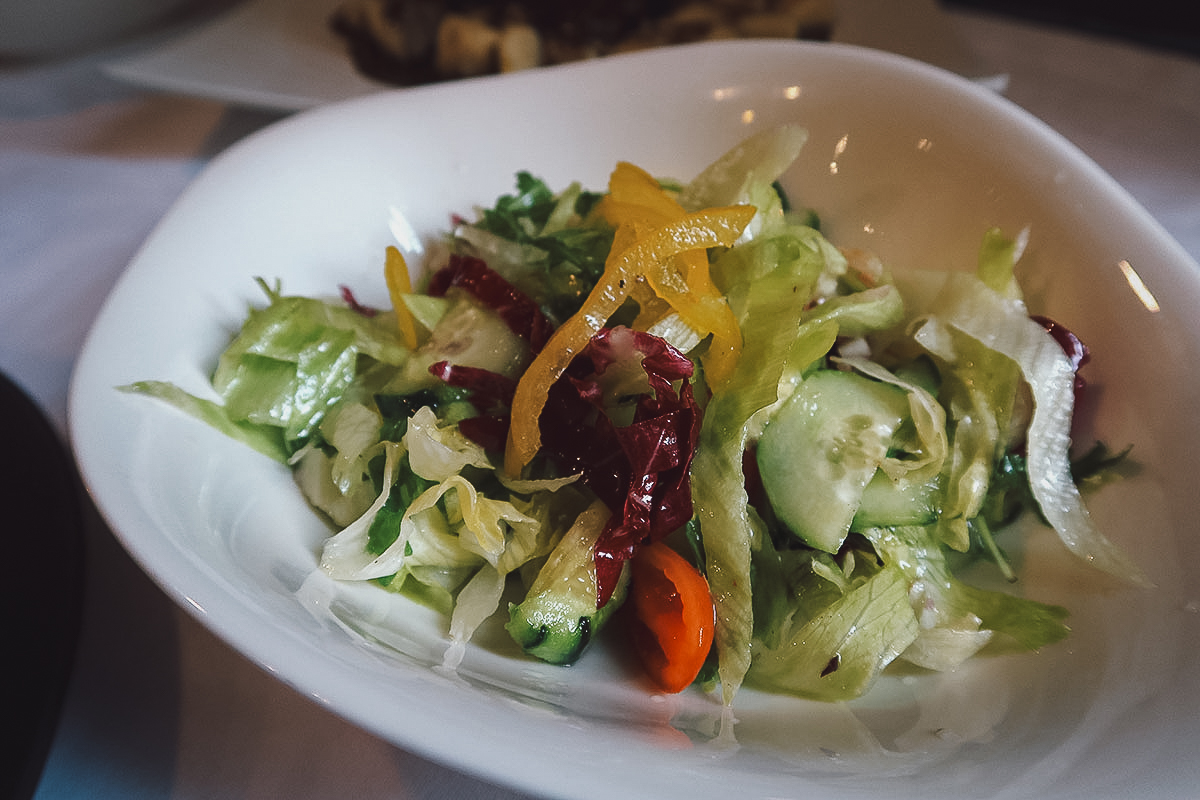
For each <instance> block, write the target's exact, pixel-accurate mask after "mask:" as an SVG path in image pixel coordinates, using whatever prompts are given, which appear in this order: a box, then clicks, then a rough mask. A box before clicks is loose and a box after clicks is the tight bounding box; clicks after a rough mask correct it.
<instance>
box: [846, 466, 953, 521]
mask: <svg viewBox="0 0 1200 800" xmlns="http://www.w3.org/2000/svg"><path fill="white" fill-rule="evenodd" d="M940 498H941V485H940V483H939V482H938V479H937V478H934V479H932V480H929V481H926V482H925V483H908V484H896V483H894V482H893V481H892V479H891V478H889V477H888V476H887V475H885V474H884V473H883V471H882V470H878V471H876V473H875V475H874V477H872V478H871V480H870V482H868V483H867V486H866V488H865V489H864V490H863V495H862V503H861V504H860V505H859V507H858V511H857V512H856V513H855V515H854V521H853V522H852V523H851V524H850V529H851V530H855V531H860V530H862V529H864V528H890V527H893V526H895V525H928V524H930V523H932V522H934V521H935V520H936V519H937V516H938V512H939V511H940V510H941V509H940V507H939V504H938V501H939V499H940Z"/></svg>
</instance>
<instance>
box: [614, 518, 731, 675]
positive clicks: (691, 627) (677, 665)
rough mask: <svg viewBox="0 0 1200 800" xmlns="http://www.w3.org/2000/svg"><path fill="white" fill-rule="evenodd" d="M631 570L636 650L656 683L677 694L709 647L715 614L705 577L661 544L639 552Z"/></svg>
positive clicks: (630, 589) (699, 665)
mask: <svg viewBox="0 0 1200 800" xmlns="http://www.w3.org/2000/svg"><path fill="white" fill-rule="evenodd" d="M630 568H631V570H632V574H631V576H630V587H629V591H630V597H629V599H630V600H631V601H632V602H631V605H632V611H633V616H634V620H633V622H632V625H631V626H630V627H631V636H632V639H633V643H634V648H635V650H636V651H637V654H638V657H639V659H640V660H641V662H642V666H643V668H644V669H645V670H646V674H647V675H648V676H649V678H650V680H651V681H652V682H653V683H654V685H655V686H657V687H658V688H659V689H661V690H662V691H664V692H669V693H672V694H673V693H676V692H681V691H683V690H684V689H686V688H687V687H688V686H689V685H691V683H692V681H694V680H695V679H696V676H697V675H698V674H699V673H700V668H701V667H702V666H704V660H705V659H706V658H707V657H708V651H709V648H711V647H712V640H713V631H714V628H715V627H716V612H715V610H714V607H713V601H712V595H711V594H710V593H709V590H708V581H707V580H705V578H704V576H703V575H701V574H700V573H699V572H698V571H697V570H696V568H695V567H693V566H692V565H691V564H690V563H688V561H687V559H685V558H683V557H682V556H680V555H679V554H678V553H676V552H675V551H674V550H672V549H671V548H670V547H668V546H667V545H665V544H663V543H661V542H655V543H654V544H650V545H647V546H645V547H643V548H642V549H641V550H639V551H638V552H637V554H636V555H635V556H634V557H633V560H632V561H631V562H630Z"/></svg>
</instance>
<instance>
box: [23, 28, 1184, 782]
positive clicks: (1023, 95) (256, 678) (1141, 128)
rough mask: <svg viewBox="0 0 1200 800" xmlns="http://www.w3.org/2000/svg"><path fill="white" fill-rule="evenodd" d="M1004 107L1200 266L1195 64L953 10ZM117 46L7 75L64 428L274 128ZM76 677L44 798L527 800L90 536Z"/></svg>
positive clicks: (32, 260) (37, 330)
mask: <svg viewBox="0 0 1200 800" xmlns="http://www.w3.org/2000/svg"><path fill="white" fill-rule="evenodd" d="M951 18H952V21H953V23H954V25H955V26H956V27H957V28H958V30H959V32H960V33H961V35H962V36H963V37H964V38H965V40H966V41H967V42H968V43H969V44H970V46H971V47H972V48H974V50H975V51H976V52H977V53H978V55H979V56H980V57H981V58H982V59H983V60H984V61H985V62H986V63H987V64H989V65H990V66H991V67H993V68H994V69H995V70H996V71H998V72H1004V73H1007V74H1008V75H1009V76H1010V80H1009V84H1008V89H1007V96H1008V97H1009V98H1010V99H1011V100H1013V101H1014V102H1016V103H1017V104H1019V105H1021V106H1023V107H1024V108H1026V109H1027V110H1029V111H1030V112H1032V113H1033V114H1035V115H1036V116H1038V117H1040V118H1041V119H1043V120H1044V121H1046V122H1047V123H1049V124H1050V125H1051V126H1052V127H1054V128H1055V129H1057V130H1058V131H1060V132H1061V133H1063V134H1064V135H1065V136H1066V137H1067V138H1069V139H1070V140H1072V141H1073V142H1074V143H1076V144H1077V145H1078V146H1079V147H1081V148H1082V149H1083V150H1084V151H1085V152H1086V153H1087V154H1088V155H1090V156H1091V157H1092V158H1093V159H1095V160H1096V161H1097V162H1098V163H1099V164H1100V165H1101V166H1102V167H1103V168H1105V169H1106V170H1107V171H1108V172H1109V173H1111V174H1112V175H1113V176H1114V177H1115V178H1116V179H1117V180H1118V181H1119V182H1120V183H1122V184H1123V185H1124V186H1125V187H1126V188H1127V189H1128V190H1129V191H1130V192H1131V193H1132V194H1133V195H1134V196H1135V197H1136V198H1137V199H1138V200H1139V201H1140V202H1141V203H1142V204H1143V205H1144V206H1145V207H1146V208H1147V209H1148V210H1149V211H1150V213H1151V214H1152V215H1153V216H1154V217H1155V218H1157V219H1158V221H1159V222H1161V223H1162V225H1163V226H1164V227H1165V228H1166V229H1167V230H1168V231H1169V232H1170V233H1171V234H1172V235H1173V236H1175V237H1176V238H1177V239H1178V240H1179V241H1180V242H1181V243H1182V244H1183V246H1184V247H1185V248H1186V249H1187V250H1188V251H1189V252H1190V253H1191V254H1192V256H1193V257H1195V258H1197V259H1200V61H1198V60H1197V59H1195V58H1191V57H1186V56H1180V55H1172V54H1167V53H1163V52H1156V51H1151V50H1147V49H1143V48H1139V47H1135V46H1130V45H1126V44H1122V43H1118V42H1115V41H1107V40H1100V39H1095V38H1088V37H1084V36H1079V35H1075V34H1071V33H1068V32H1063V31H1056V30H1051V29H1046V28H1038V27H1034V26H1031V25H1027V24H1022V23H1014V22H1011V21H1005V20H1001V19H999V18H995V17H989V16H983V15H978V14H974V13H972V14H967V13H955V14H953V15H951ZM103 57H104V54H95V55H92V56H88V57H85V58H81V59H78V60H74V61H68V62H60V63H55V64H41V65H34V66H23V67H15V66H9V67H7V68H4V67H0V287H2V288H0V369H2V370H3V371H4V372H6V373H7V374H9V375H10V376H12V377H13V378H14V379H15V380H16V381H17V382H18V383H20V384H21V385H22V386H24V387H25V389H26V390H27V391H28V392H29V393H30V394H32V395H33V396H34V398H35V399H36V400H37V401H38V403H39V404H40V405H41V406H42V408H43V409H44V410H45V411H46V412H47V414H48V415H49V417H50V418H51V419H52V421H53V422H54V423H55V424H56V425H57V426H58V427H59V428H60V429H61V430H63V431H65V429H66V395H67V386H68V381H69V377H70V373H71V369H72V367H73V364H74V361H75V358H76V355H77V353H78V351H79V348H80V345H81V343H82V341H83V337H84V336H85V334H86V331H87V329H88V327H89V325H90V324H91V321H92V319H93V318H94V316H95V314H96V313H97V311H98V309H99V307H100V304H101V303H102V301H103V299H104V296H105V294H106V292H107V291H108V289H109V287H110V286H111V285H112V284H113V282H114V281H115V280H116V278H117V276H118V275H119V274H120V272H121V270H122V269H123V268H124V266H125V264H126V263H127V262H128V261H129V259H130V258H131V256H132V255H133V254H134V252H135V250H136V249H137V247H138V245H139V244H140V242H141V241H142V239H143V238H144V237H145V236H146V235H147V234H148V233H149V231H150V230H151V228H152V227H153V226H154V224H155V223H156V221H157V220H158V219H159V218H160V217H161V216H162V215H163V213H164V212H165V211H166V209H167V208H168V206H169V205H170V204H171V203H172V201H173V200H174V199H175V197H176V196H177V195H178V194H179V192H180V191H181V190H182V189H183V187H184V186H185V185H186V184H187V183H188V182H189V181H190V180H191V179H192V178H193V176H195V175H196V173H197V172H198V171H199V170H200V169H202V168H203V166H204V164H205V163H206V161H207V160H208V159H209V158H211V157H212V156H213V155H214V154H216V153H217V152H219V151H220V150H221V149H223V148H224V147H226V146H227V145H228V144H230V143H231V142H233V141H235V140H236V139H237V138H238V137H240V136H242V135H245V134H246V133H247V132H249V131H252V130H254V129H256V128H258V127H260V126H262V125H263V124H266V123H268V122H270V121H271V120H272V119H273V117H272V115H270V114H268V113H265V112H256V111H253V110H249V109H241V108H235V107H227V106H225V105H223V104H221V103H218V102H214V101H209V100H200V99H192V98H183V97H174V96H168V95H161V94H153V93H147V92H142V91H139V90H137V89H134V88H130V87H126V86H123V85H120V84H117V83H115V82H113V81H111V80H109V79H106V78H105V77H103V75H102V74H101V73H100V71H99V70H98V69H97V64H98V63H99V61H100V60H101V59H102V58H103ZM89 548H90V550H89V553H88V558H89V567H88V581H87V587H86V593H87V597H86V600H87V602H86V610H85V617H84V627H83V633H82V639H81V642H80V646H79V651H78V656H77V661H76V664H75V671H74V675H73V679H72V683H71V686H70V689H69V693H68V695H67V698H66V702H65V706H64V710H63V716H62V719H61V722H60V727H59V730H58V734H57V737H56V739H55V741H54V746H53V749H52V751H51V753H50V757H49V760H48V762H47V764H46V767H45V771H44V774H43V778H42V782H41V784H40V787H39V790H38V795H37V796H38V797H39V798H72V797H87V798H120V799H121V800H131V799H132V798H143V797H144V798H180V799H182V798H213V797H238V798H281V797H287V798H290V799H291V800H301V799H302V798H326V797H328V798H335V797H336V798H345V797H355V798H359V800H369V798H375V797H390V798H412V799H413V800H416V799H417V798H420V799H421V800H429V799H430V798H467V799H468V800H471V799H474V800H480V799H483V798H487V799H489V800H500V799H501V798H509V799H511V798H517V797H522V796H523V795H520V794H517V793H514V792H512V791H510V790H508V789H506V788H503V787H498V786H494V785H492V784H490V783H488V782H486V781H481V780H478V779H476V778H474V777H471V776H468V775H464V774H462V773H459V772H455V771H451V770H448V769H446V768H444V767H441V766H439V765H436V764H433V763H430V762H428V761H426V760H424V759H422V758H420V757H418V756H416V755H413V754H410V753H408V752H406V751H403V750H400V749H397V748H395V747H393V746H391V745H389V744H387V743H385V742H383V741H380V740H379V739H376V738H375V737H373V736H371V735H369V734H367V733H364V732H363V731H361V730H359V729H358V728H356V727H354V726H353V725H351V724H349V723H347V722H344V721H342V720H341V719H339V718H338V717H336V716H334V715H333V714H330V713H329V712H327V711H326V710H324V709H322V708H319V707H318V706H316V705H314V704H312V703H311V702H310V701H309V700H307V699H305V698H303V697H301V696H300V695H299V694H297V693H295V692H293V691H292V690H290V689H289V688H287V687H286V686H284V685H282V684H281V683H279V682H277V681H276V680H275V679H274V678H271V677H269V676H268V675H266V674H264V673H263V672H261V671H260V670H259V669H258V668H257V667H256V666H254V665H253V664H251V663H249V662H248V661H246V660H245V659H243V658H242V657H241V656H240V655H238V654H237V653H235V652H233V651H232V650H230V649H229V648H228V647H226V646H225V645H224V644H223V643H222V642H220V641H218V640H217V639H215V638H214V637H213V636H212V635H211V634H209V633H208V632H207V631H206V630H205V629H203V628H202V627H200V625H198V624H197V623H196V622H195V621H193V620H192V619H191V618H190V617H189V616H188V615H186V614H185V613H184V612H182V611H181V610H179V609H177V608H176V607H174V605H173V604H172V603H171V602H170V601H169V600H168V599H167V598H166V597H165V596H164V595H163V594H162V593H161V592H160V591H159V590H158V589H157V588H156V587H154V586H153V585H152V584H151V583H150V581H149V580H148V579H147V578H146V577H145V576H144V575H143V574H142V573H141V572H140V571H139V569H138V568H137V567H136V566H135V565H134V564H133V563H132V562H131V561H130V560H129V558H128V557H127V556H126V555H125V554H124V552H123V551H122V550H121V549H120V547H119V545H118V544H117V543H116V541H115V540H114V539H113V537H112V535H111V533H109V532H108V531H107V530H106V529H104V527H103V526H102V525H101V524H99V523H98V522H96V521H95V520H93V522H92V525H91V526H90V530H89Z"/></svg>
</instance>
